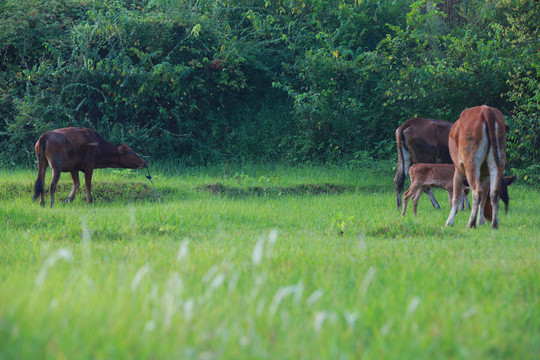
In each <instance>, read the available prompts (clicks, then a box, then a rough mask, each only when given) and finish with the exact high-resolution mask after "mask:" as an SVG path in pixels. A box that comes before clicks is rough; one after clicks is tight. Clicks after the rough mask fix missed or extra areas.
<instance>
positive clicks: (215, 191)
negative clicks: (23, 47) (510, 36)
mask: <svg viewBox="0 0 540 360" xmlns="http://www.w3.org/2000/svg"><path fill="white" fill-rule="evenodd" d="M153 171H154V172H155V173H154V174H153V175H154V178H153V180H154V183H155V185H156V187H157V190H158V193H159V195H160V197H161V200H162V201H161V203H157V202H156V201H155V200H154V198H153V196H154V195H153V190H152V187H151V185H150V183H149V182H148V181H147V180H146V179H145V178H144V176H145V173H144V172H143V171H131V170H111V169H107V170H98V171H96V172H95V176H94V191H93V195H94V200H95V203H94V204H93V205H87V204H86V203H85V202H84V201H83V199H84V195H83V192H82V190H81V191H80V192H79V194H78V196H77V198H76V199H75V201H74V202H73V203H71V204H64V203H63V200H64V199H65V198H66V197H67V195H68V193H69V190H70V187H71V184H70V181H71V179H70V176H69V174H63V175H62V179H61V182H60V189H59V191H58V192H57V197H56V204H55V207H54V208H53V209H49V207H48V204H49V199H48V198H46V200H47V201H46V203H47V204H46V207H40V206H39V205H38V204H37V203H32V201H31V196H32V186H33V182H34V180H35V176H36V174H35V171H34V170H15V171H7V170H0V358H1V359H359V358H362V359H538V358H539V354H540V333H539V328H540V301H539V291H540V290H539V289H540V286H539V285H540V283H539V269H538V260H539V251H538V240H539V238H540V235H539V234H540V216H539V212H540V196H539V195H540V193H539V192H538V191H536V190H533V189H529V188H526V187H522V186H520V185H519V183H517V184H513V185H512V186H511V187H510V188H509V191H510V197H511V200H510V210H509V212H508V214H504V213H503V214H501V216H500V222H501V224H500V229H499V230H497V231H494V230H491V229H490V227H489V226H482V227H479V228H477V229H475V230H469V229H465V226H466V223H467V220H468V216H469V214H468V212H467V213H464V212H460V213H459V214H458V215H457V217H456V224H455V226H454V227H453V228H449V227H445V226H444V223H445V221H446V218H447V216H448V212H449V206H448V203H447V196H446V193H443V192H442V191H438V192H437V191H436V192H435V195H436V197H437V198H438V200H439V202H440V203H441V206H442V211H435V210H433V208H432V207H431V204H430V203H429V200H428V199H427V197H425V196H424V197H423V198H422V199H420V204H419V209H418V215H417V216H416V217H415V216H413V215H412V205H410V207H409V209H408V213H407V215H406V216H405V217H402V216H401V214H400V213H399V212H398V211H397V209H396V206H395V195H394V190H393V182H392V181H393V171H392V169H391V165H388V164H381V165H380V166H375V167H370V168H369V169H361V168H335V167H328V168H324V167H300V168H289V167H285V166H246V167H245V168H238V167H230V166H215V167H212V168H206V169H190V168H188V169H186V168H180V167H178V168H175V166H162V167H160V168H156V169H153ZM50 178H51V175H50V172H48V173H47V180H46V182H47V186H48V184H49V181H50Z"/></svg>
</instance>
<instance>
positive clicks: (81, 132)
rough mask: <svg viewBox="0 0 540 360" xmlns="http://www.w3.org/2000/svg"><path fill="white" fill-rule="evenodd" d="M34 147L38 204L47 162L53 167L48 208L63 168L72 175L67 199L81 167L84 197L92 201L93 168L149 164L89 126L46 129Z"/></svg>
mask: <svg viewBox="0 0 540 360" xmlns="http://www.w3.org/2000/svg"><path fill="white" fill-rule="evenodd" d="M35 150H36V157H37V163H38V176H37V179H36V182H35V184H34V197H33V200H34V201H35V200H36V199H37V198H38V196H39V197H40V204H41V205H44V204H45V200H44V199H43V192H44V186H45V185H44V184H45V172H46V171H47V165H49V166H50V167H51V169H52V181H51V188H50V193H51V208H52V207H53V205H54V192H55V191H56V185H57V184H58V180H59V179H60V174H61V173H62V172H70V173H71V177H72V179H73V188H72V189H71V193H70V194H69V197H68V198H67V200H66V202H68V201H70V202H71V201H73V199H75V193H76V191H77V189H78V188H79V185H80V181H79V171H82V172H84V180H85V183H86V184H85V185H86V201H88V202H89V203H91V202H92V195H91V189H92V174H93V172H94V169H103V168H127V169H142V168H145V167H147V166H148V163H147V162H146V161H144V160H143V159H141V158H140V157H139V156H138V155H137V154H136V153H135V152H134V151H133V150H131V148H130V147H129V146H127V145H120V146H116V145H113V144H111V143H110V142H108V141H106V140H105V139H103V137H102V136H101V135H100V134H99V133H97V132H96V131H95V130H92V129H88V128H76V127H68V128H64V129H56V130H52V131H49V132H46V133H44V134H43V135H41V136H40V138H39V140H38V141H37V142H36V145H35Z"/></svg>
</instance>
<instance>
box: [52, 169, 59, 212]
mask: <svg viewBox="0 0 540 360" xmlns="http://www.w3.org/2000/svg"><path fill="white" fill-rule="evenodd" d="M60 174H62V170H61V168H56V169H55V168H52V181H51V190H50V193H51V208H52V207H53V205H54V193H55V192H56V185H57V184H58V180H60Z"/></svg>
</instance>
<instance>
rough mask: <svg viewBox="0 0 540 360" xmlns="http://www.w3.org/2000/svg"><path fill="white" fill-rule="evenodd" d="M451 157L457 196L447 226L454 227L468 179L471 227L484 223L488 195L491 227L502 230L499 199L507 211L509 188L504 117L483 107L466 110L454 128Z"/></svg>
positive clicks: (494, 110) (450, 147)
mask: <svg viewBox="0 0 540 360" xmlns="http://www.w3.org/2000/svg"><path fill="white" fill-rule="evenodd" d="M448 146H449V149H450V155H451V156H452V161H453V162H454V165H455V166H456V170H457V171H456V172H455V173H454V197H453V203H452V209H451V210H450V215H449V216H448V220H447V221H446V225H453V224H454V217H455V215H456V212H457V204H456V200H457V194H460V193H461V189H462V188H463V180H464V178H465V177H467V180H468V182H469V185H470V187H471V189H472V192H473V205H472V209H471V216H470V217H469V223H468V224H467V226H468V227H469V228H472V227H476V219H477V217H479V219H478V225H481V224H483V223H484V206H485V204H486V201H487V199H488V194H489V198H490V202H491V207H492V219H491V227H492V228H493V229H497V228H498V227H499V219H498V212H499V199H501V200H502V201H503V202H504V204H505V210H508V188H507V186H506V183H505V182H504V180H503V170H504V166H505V162H506V127H505V123H504V116H503V114H502V113H501V112H500V111H499V110H497V109H494V108H490V107H488V106H485V105H482V106H478V107H474V108H469V109H466V110H464V111H463V112H462V113H461V115H460V117H459V119H458V120H457V121H456V122H455V124H454V125H453V126H452V129H451V131H450V137H449V141H448Z"/></svg>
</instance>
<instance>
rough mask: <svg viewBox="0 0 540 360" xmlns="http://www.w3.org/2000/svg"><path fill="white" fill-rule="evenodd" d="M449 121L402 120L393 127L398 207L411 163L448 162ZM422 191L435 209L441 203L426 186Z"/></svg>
mask: <svg viewBox="0 0 540 360" xmlns="http://www.w3.org/2000/svg"><path fill="white" fill-rule="evenodd" d="M451 127H452V123H449V122H446V121H441V120H429V119H423V118H413V119H409V120H407V121H405V122H404V123H403V125H401V126H400V127H398V128H397V129H396V142H397V150H398V167H397V171H396V176H395V178H394V185H395V188H396V198H397V207H398V209H399V208H400V207H401V195H402V194H403V185H404V184H405V179H406V178H407V174H408V173H409V168H410V167H411V165H413V164H416V163H430V164H434V163H443V164H451V163H452V158H451V157H450V153H449V152H448V134H450V128H451ZM424 192H425V193H426V194H427V195H428V196H429V199H430V200H431V203H432V204H433V207H434V208H435V209H440V208H441V207H440V205H439V203H438V202H437V200H436V199H435V197H434V196H433V190H431V188H430V187H426V188H425V189H424Z"/></svg>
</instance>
